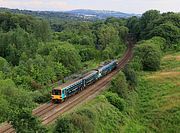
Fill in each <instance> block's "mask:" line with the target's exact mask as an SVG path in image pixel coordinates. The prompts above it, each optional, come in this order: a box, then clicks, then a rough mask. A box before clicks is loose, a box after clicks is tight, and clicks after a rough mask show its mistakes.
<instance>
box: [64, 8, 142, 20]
mask: <svg viewBox="0 0 180 133" xmlns="http://www.w3.org/2000/svg"><path fill="white" fill-rule="evenodd" d="M66 13H70V14H74V15H76V16H80V17H84V18H85V19H92V18H97V19H106V18H108V17H116V18H128V17H132V16H141V15H140V14H128V13H123V12H117V11H108V10H85V9H78V10H72V11H67V12H66Z"/></svg>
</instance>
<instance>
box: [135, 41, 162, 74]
mask: <svg viewBox="0 0 180 133" xmlns="http://www.w3.org/2000/svg"><path fill="white" fill-rule="evenodd" d="M135 55H137V56H139V58H140V61H141V63H142V66H143V70H147V71H156V70H158V69H159V68H160V61H161V51H160V50H159V49H157V47H155V46H153V45H151V44H141V45H139V46H137V47H136V50H135Z"/></svg>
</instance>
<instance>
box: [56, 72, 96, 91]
mask: <svg viewBox="0 0 180 133" xmlns="http://www.w3.org/2000/svg"><path fill="white" fill-rule="evenodd" d="M95 72H96V71H95V70H93V71H90V72H88V73H86V74H84V75H83V76H81V77H79V78H76V79H74V80H71V81H69V82H67V83H64V84H62V85H60V86H58V87H55V88H53V89H55V90H62V89H63V88H65V87H68V86H70V85H72V84H74V83H75V82H79V81H81V80H82V79H84V78H87V77H89V76H90V75H92V74H93V73H95Z"/></svg>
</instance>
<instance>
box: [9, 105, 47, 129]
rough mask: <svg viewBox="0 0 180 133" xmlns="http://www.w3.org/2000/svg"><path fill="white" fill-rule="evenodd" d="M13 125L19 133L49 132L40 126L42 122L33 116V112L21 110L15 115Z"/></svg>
mask: <svg viewBox="0 0 180 133" xmlns="http://www.w3.org/2000/svg"><path fill="white" fill-rule="evenodd" d="M11 124H12V125H13V127H14V128H15V129H16V131H17V132H19V133H35V132H36V133H42V132H43V133H45V132H47V130H46V129H45V128H44V127H43V126H41V125H40V121H38V120H37V118H35V117H34V116H32V114H31V111H29V110H27V109H21V110H20V111H19V112H17V113H16V114H14V117H13V118H12V120H11Z"/></svg>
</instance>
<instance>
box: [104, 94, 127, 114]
mask: <svg viewBox="0 0 180 133" xmlns="http://www.w3.org/2000/svg"><path fill="white" fill-rule="evenodd" d="M105 96H106V98H107V100H108V102H110V103H111V104H112V105H114V106H115V107H116V108H118V109H119V111H123V110H124V105H125V102H124V100H123V99H122V98H120V97H119V96H118V95H117V94H116V93H112V92H107V93H106V94H105Z"/></svg>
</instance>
